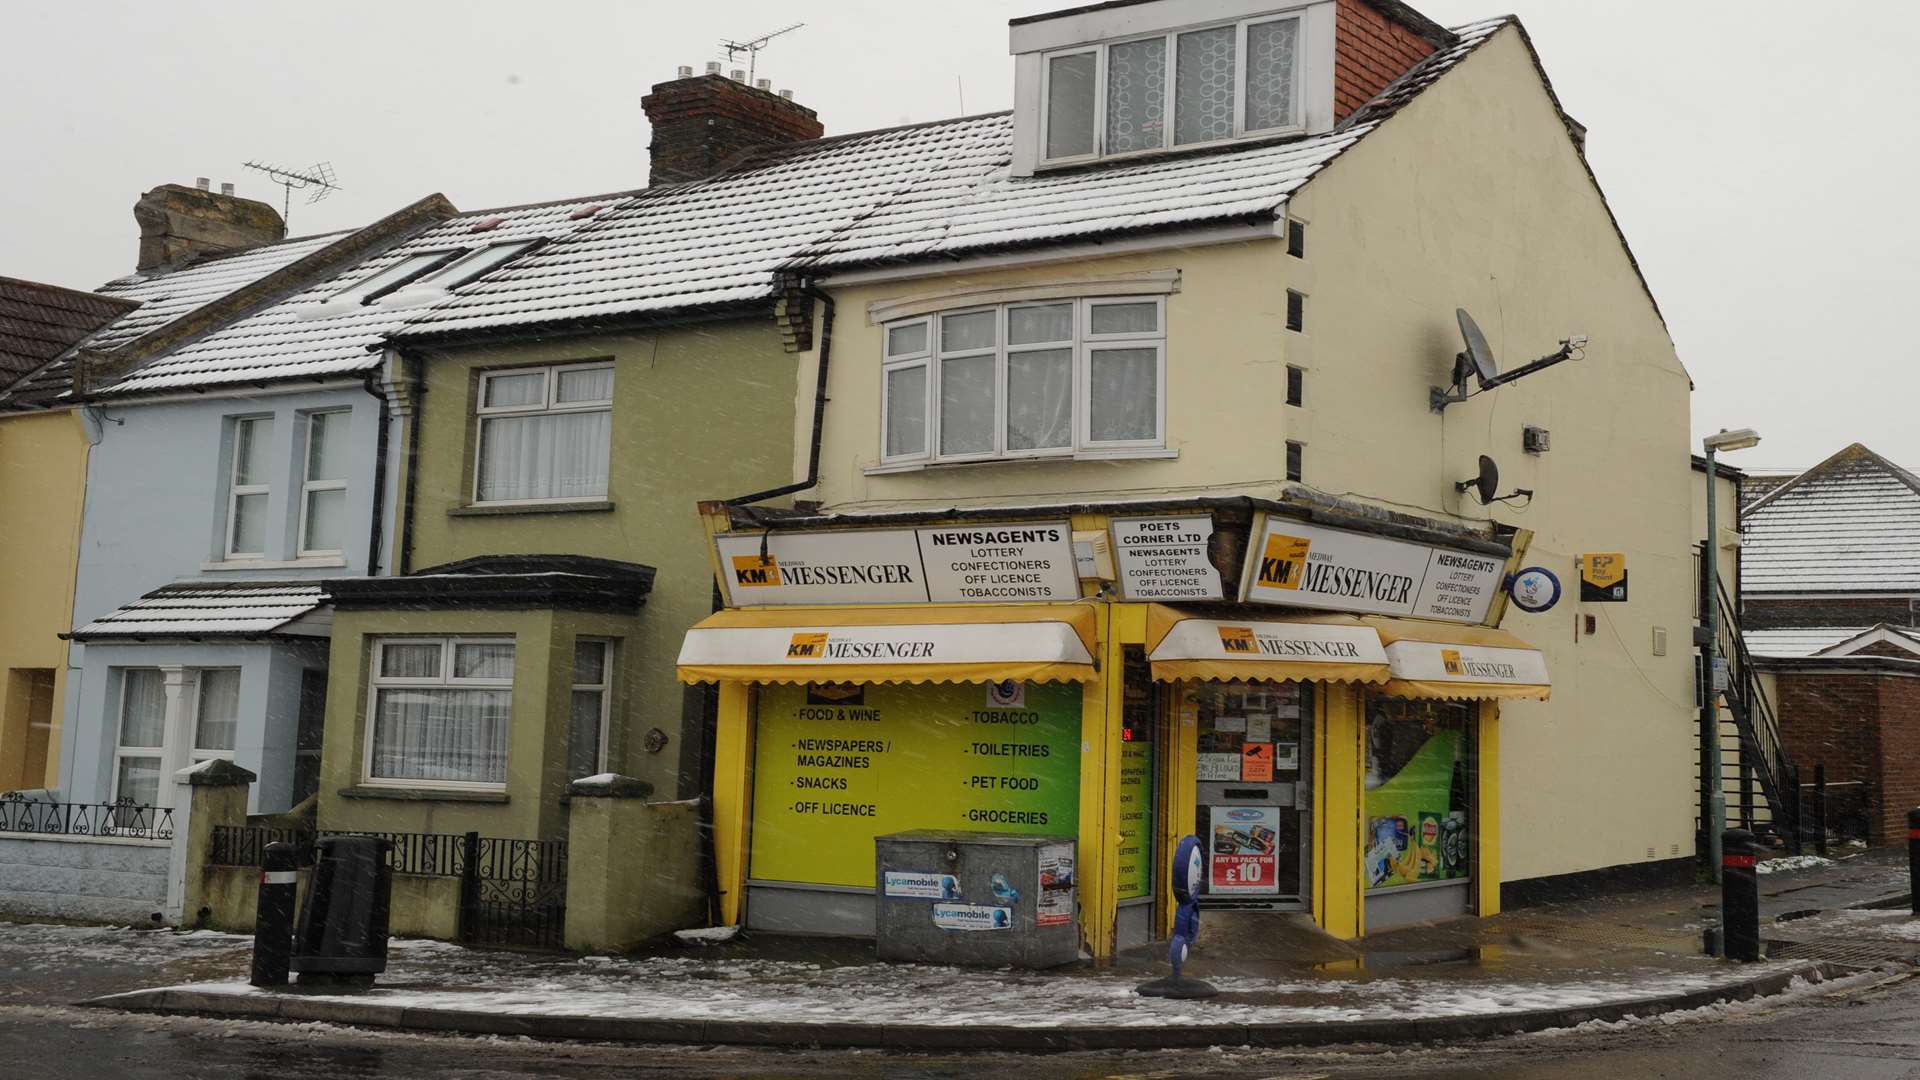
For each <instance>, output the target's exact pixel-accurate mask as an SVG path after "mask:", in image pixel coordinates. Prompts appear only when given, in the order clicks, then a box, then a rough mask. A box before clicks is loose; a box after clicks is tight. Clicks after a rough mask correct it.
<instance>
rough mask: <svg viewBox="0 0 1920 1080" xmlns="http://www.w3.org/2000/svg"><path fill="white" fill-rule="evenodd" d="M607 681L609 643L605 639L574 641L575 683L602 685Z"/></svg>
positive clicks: (576, 684) (577, 684)
mask: <svg viewBox="0 0 1920 1080" xmlns="http://www.w3.org/2000/svg"><path fill="white" fill-rule="evenodd" d="M606 681H607V643H606V642H604V641H576V642H574V643H573V684H574V685H575V686H600V685H602V684H604V683H605V682H606Z"/></svg>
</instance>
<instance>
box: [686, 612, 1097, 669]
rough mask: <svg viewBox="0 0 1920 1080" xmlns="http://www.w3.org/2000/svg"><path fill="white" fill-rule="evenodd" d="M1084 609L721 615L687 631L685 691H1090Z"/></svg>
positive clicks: (1090, 635) (1089, 627) (1090, 630)
mask: <svg viewBox="0 0 1920 1080" xmlns="http://www.w3.org/2000/svg"><path fill="white" fill-rule="evenodd" d="M1095 634H1096V629H1095V620H1094V611H1093V608H1092V607H1091V606H1090V605H1086V604H1057V605H1053V604H1047V605H1038V604H1036V605H1014V606H1004V607H1003V606H992V607H984V606H983V607H978V608H952V607H945V608H838V609H832V610H806V611H794V610H786V611H779V610H754V611H722V612H717V613H715V614H713V615H710V616H708V617H707V618H706V619H704V620H702V621H701V622H700V623H699V625H697V626H695V627H694V628H693V629H691V630H689V631H687V636H686V640H685V641H684V642H683V643H682V644H681V646H680V661H679V677H680V681H681V682H689V683H696V682H716V681H719V680H723V679H724V680H734V681H741V682H765V683H808V682H861V683H887V682H901V683H921V682H990V681H998V680H1002V679H1019V680H1022V681H1025V682H1091V681H1093V680H1094V679H1096V678H1098V677H1099V672H1098V671H1097V670H1096V669H1095V667H1094V663H1093V651H1094V647H1095Z"/></svg>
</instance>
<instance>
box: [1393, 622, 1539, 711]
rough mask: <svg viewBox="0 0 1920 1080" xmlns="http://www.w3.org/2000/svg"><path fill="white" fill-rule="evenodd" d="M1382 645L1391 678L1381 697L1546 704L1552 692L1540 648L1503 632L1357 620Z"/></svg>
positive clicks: (1474, 628) (1473, 627) (1488, 629)
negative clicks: (1389, 667) (1376, 632)
mask: <svg viewBox="0 0 1920 1080" xmlns="http://www.w3.org/2000/svg"><path fill="white" fill-rule="evenodd" d="M1360 621H1361V622H1364V623H1366V624H1367V625H1368V626H1370V627H1371V628H1373V629H1374V630H1376V631H1378V632H1379V634H1380V640H1381V642H1382V643H1383V644H1384V645H1385V646H1386V650H1387V660H1388V662H1389V663H1390V664H1391V665H1392V668H1393V678H1392V680H1391V681H1389V682H1388V683H1387V685H1385V686H1384V687H1381V692H1382V693H1386V694H1393V695H1396V696H1398V697H1408V698H1438V699H1442V700H1449V701H1488V700H1531V701H1545V700H1547V698H1548V697H1549V696H1551V695H1552V693H1553V680H1552V679H1551V678H1549V677H1548V675H1547V660H1546V657H1544V656H1542V655H1541V653H1540V650H1539V649H1536V648H1534V647H1533V646H1532V645H1529V644H1527V643H1526V642H1525V641H1523V640H1521V639H1520V638H1519V637H1516V636H1515V635H1513V634H1510V633H1508V632H1506V631H1505V630H1496V629H1492V628H1490V627H1484V626H1451V625H1446V624H1442V623H1426V622H1418V621H1415V620H1412V619H1390V618H1381V617H1379V616H1362V617H1361V620H1360Z"/></svg>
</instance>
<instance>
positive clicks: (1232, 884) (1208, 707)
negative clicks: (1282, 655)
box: [1182, 682, 1313, 903]
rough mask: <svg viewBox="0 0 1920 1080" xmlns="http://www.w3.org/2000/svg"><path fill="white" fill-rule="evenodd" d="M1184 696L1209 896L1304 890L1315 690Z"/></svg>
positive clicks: (1224, 689)
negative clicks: (1194, 751)
mask: <svg viewBox="0 0 1920 1080" xmlns="http://www.w3.org/2000/svg"><path fill="white" fill-rule="evenodd" d="M1182 694H1183V697H1184V702H1183V710H1184V711H1186V712H1187V714H1188V716H1190V717H1191V719H1192V721H1193V724H1194V727H1195V730H1196V732H1197V737H1196V741H1197V750H1198V755H1199V756H1198V766H1199V773H1198V781H1199V783H1198V786H1197V788H1196V793H1197V795H1198V797H1199V806H1198V808H1197V814H1196V821H1197V823H1198V825H1199V827H1200V829H1201V830H1202V832H1201V835H1202V836H1203V837H1204V838H1205V839H1206V842H1207V851H1208V855H1207V890H1206V893H1207V895H1208V896H1210V897H1213V898H1215V899H1229V898H1230V899H1232V900H1233V901H1235V902H1254V903H1258V902H1261V901H1273V902H1282V903H1288V902H1292V901H1295V900H1297V898H1299V897H1301V896H1304V895H1305V892H1304V889H1303V885H1304V883H1305V882H1306V881H1307V866H1306V863H1307V860H1308V858H1309V857H1310V852H1309V851H1308V850H1307V849H1308V847H1310V846H1311V845H1308V844H1306V843H1304V838H1306V837H1309V836H1311V835H1312V832H1311V830H1310V828H1309V819H1308V813H1309V808H1310V807H1311V806H1312V805H1313V799H1312V793H1311V791H1310V788H1311V784H1312V776H1313V773H1312V768H1311V764H1310V763H1311V760H1312V748H1311V745H1310V742H1311V733H1312V730H1313V686H1312V685H1311V684H1308V683H1298V682H1284V683H1273V682H1207V683H1187V684H1182Z"/></svg>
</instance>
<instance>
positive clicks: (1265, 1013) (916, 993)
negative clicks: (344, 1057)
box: [192, 957, 1787, 1027]
mask: <svg viewBox="0 0 1920 1080" xmlns="http://www.w3.org/2000/svg"><path fill="white" fill-rule="evenodd" d="M1785 966H1787V965H1784V964H1759V965H1745V966H1741V967H1737V968H1735V967H1723V966H1719V965H1714V966H1705V965H1703V966H1702V967H1701V968H1700V969H1698V970H1694V971H1687V972H1675V971H1642V972H1633V973H1623V974H1620V975H1616V976H1611V977H1596V978H1592V979H1587V980H1582V981H1571V982H1557V983H1553V984H1541V983H1522V982H1498V981H1470V982H1467V981H1451V980H1442V979H1401V978H1382V979H1374V980H1371V981H1364V982H1363V981H1324V980H1277V979H1260V978H1244V977H1233V978H1216V979H1212V980H1210V981H1212V982H1213V983H1214V985H1215V986H1217V987H1219V989H1220V990H1221V992H1222V993H1221V996H1220V997H1219V998H1216V999H1214V1000H1212V1001H1168V1000H1165V999H1158V998H1143V997H1140V996H1139V995H1137V994H1135V993H1134V991H1133V982H1132V980H1130V979H1127V978H1119V977H1113V976H1111V975H1100V974H1065V975H1060V974H1051V975H1050V974H1036V973H1028V972H1016V971H1011V970H1005V969H1002V970H996V971H969V970H963V969H959V968H952V967H938V966H931V965H910V964H864V965H852V966H845V967H823V966H821V965H817V964H810V963H800V962H793V961H769V960H742V959H728V960H724V961H699V960H692V959H680V958H673V957H656V958H649V959H634V960H626V959H620V958H615V957H586V958H583V959H581V960H579V961H577V962H574V963H572V964H563V965H552V966H548V967H543V968H541V969H540V970H538V971H531V972H527V973H525V974H524V975H523V976H520V977H510V978H496V979H493V980H486V979H478V980H475V979H471V978H462V979H461V980H459V984H458V985H459V986H460V989H444V990H443V989H436V988H433V985H434V984H433V983H430V982H425V981H423V982H420V983H416V984H411V985H403V986H393V985H391V983H389V985H388V987H386V988H376V989H374V990H371V991H368V992H365V993H361V994H350V995H310V994H309V995H303V997H311V998H316V999H318V1000H327V1001H340V1002H359V1003H363V1004H369V1005H396V1006H402V1007H407V1008H444V1009H469V1010H476V1009H477V1010H482V1011H485V1012H489V1013H500V1014H507V1015H518V1016H537V1015H568V1016H595V1017H612V1018H630V1019H641V1018H645V1019H667V1020H696V1019H728V1020H743V1021H750V1022H760V1023H866V1024H929V1025H939V1026H950V1027H957V1026H968V1025H980V1024H1008V1025H1018V1026H1022V1027H1057V1026H1060V1025H1062V1024H1087V1025H1099V1026H1117V1027H1127V1026H1144V1025H1162V1024H1181V1025H1186V1024H1246V1023H1291V1022H1325V1021H1337V1020H1398V1019H1411V1018H1415V1017H1435V1016H1457V1015H1467V1014H1486V1013H1509V1012H1522V1011H1527V1010H1532V1009H1550V1008H1561V1007H1577V1006H1587V1005H1597V1004H1601V1003H1604V1002H1612V1001H1621V1000H1631V999H1637V998H1645V997H1653V996H1661V995H1668V994H1678V993H1685V992H1689V991H1694V990H1703V989H1708V988H1711V987H1714V986H1718V985H1724V984H1727V983H1732V982H1740V981H1744V980H1746V979H1750V978H1752V977H1754V976H1756V975H1760V974H1764V973H1766V972H1768V971H1773V970H1779V969H1781V968H1783V967H1785ZM441 981H442V982H445V981H446V980H441ZM192 989H194V990H198V991H201V992H210V993H220V994H235V995H249V994H259V993H262V992H263V991H260V990H257V989H255V988H254V987H251V986H248V985H246V984H245V983H238V982H228V983H202V984H197V985H195V986H193V987H192Z"/></svg>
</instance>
